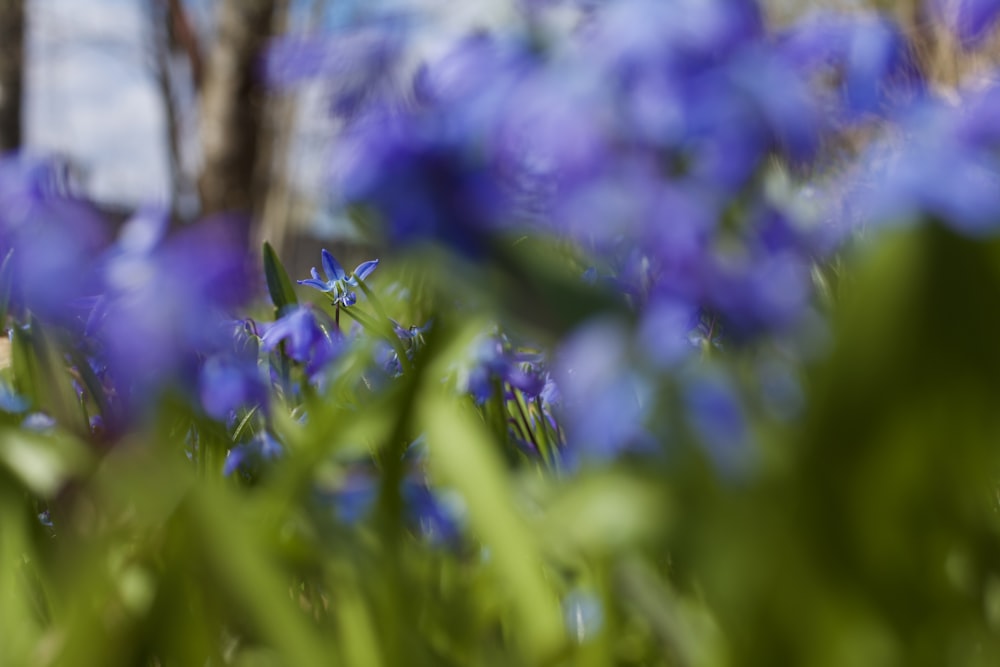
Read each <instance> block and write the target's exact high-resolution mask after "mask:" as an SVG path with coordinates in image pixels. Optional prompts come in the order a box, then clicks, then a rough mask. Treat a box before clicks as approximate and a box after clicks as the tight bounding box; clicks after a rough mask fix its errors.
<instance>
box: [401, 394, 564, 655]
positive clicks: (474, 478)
mask: <svg viewBox="0 0 1000 667" xmlns="http://www.w3.org/2000/svg"><path fill="white" fill-rule="evenodd" d="M419 419H420V423H421V425H422V426H423V428H424V429H425V432H426V433H427V447H428V450H429V452H430V459H429V461H428V464H429V469H430V471H431V473H432V475H433V476H434V477H435V478H436V479H437V480H438V481H439V482H441V483H442V484H444V485H446V486H450V487H452V488H454V489H455V490H456V491H458V493H459V494H461V496H462V498H463V499H464V501H465V503H466V505H467V507H468V512H469V522H470V524H471V527H472V529H473V531H474V532H475V534H476V535H477V536H478V537H479V538H480V539H481V540H482V542H483V545H484V546H485V547H486V549H487V550H488V553H489V562H490V563H491V564H492V565H493V567H494V568H495V572H496V576H497V577H498V579H499V581H501V582H503V588H504V589H505V590H506V592H507V593H508V594H509V599H510V603H511V605H512V607H513V612H514V613H513V614H511V616H510V619H511V625H512V626H513V627H512V634H513V636H516V637H518V639H519V643H520V648H521V649H522V650H523V651H524V653H525V654H526V657H527V658H528V659H529V661H530V662H538V663H544V662H545V661H547V660H551V659H553V658H554V657H555V656H556V655H557V654H558V652H559V651H560V650H561V649H564V648H565V645H566V641H567V636H566V632H565V629H564V628H563V624H562V613H561V610H560V607H559V601H558V599H557V598H556V596H555V593H554V591H553V590H552V587H551V586H550V584H549V582H548V581H547V580H546V577H545V573H544V568H543V561H542V556H541V552H540V549H539V545H538V544H537V541H536V540H535V539H534V535H533V534H532V533H531V531H530V530H529V529H528V526H527V525H526V524H525V521H524V519H523V517H522V516H521V515H520V514H519V512H518V511H517V510H516V509H515V502H514V495H513V492H512V489H511V488H510V484H509V480H508V478H507V475H506V473H505V470H504V465H503V462H502V461H501V460H500V458H499V456H498V455H497V453H496V447H495V446H494V445H493V444H492V443H491V442H490V441H489V433H488V431H487V430H486V428H485V426H483V424H482V423H481V422H479V421H477V420H476V418H475V417H474V416H473V415H471V414H469V413H468V411H463V410H462V409H461V406H460V405H459V404H457V402H456V401H454V400H452V399H450V398H449V397H448V396H446V395H444V394H442V393H441V392H439V391H428V392H427V393H426V394H425V398H424V400H422V401H421V404H420V406H419Z"/></svg>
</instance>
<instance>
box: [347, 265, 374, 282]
mask: <svg viewBox="0 0 1000 667" xmlns="http://www.w3.org/2000/svg"><path fill="white" fill-rule="evenodd" d="M376 266H378V260H377V259H373V260H371V261H368V262H363V263H361V264H358V268H356V269H354V276H356V277H357V279H358V280H364V279H365V278H367V277H368V276H369V275H371V272H372V271H374V270H375V267H376ZM354 276H352V278H353V277H354ZM352 284H357V281H354V282H353V283H352Z"/></svg>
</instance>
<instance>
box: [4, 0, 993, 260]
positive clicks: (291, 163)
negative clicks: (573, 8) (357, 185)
mask: <svg viewBox="0 0 1000 667" xmlns="http://www.w3.org/2000/svg"><path fill="white" fill-rule="evenodd" d="M525 4H526V3H525V2H523V0H479V1H477V2H464V3H460V4H457V5H456V3H451V2H444V1H442V0H368V1H367V2H356V1H355V0H263V1H253V2H251V1H245V0H4V1H3V2H0V31H2V34H3V36H4V42H5V44H7V47H6V48H4V49H3V50H2V51H0V58H2V59H3V61H4V62H3V63H0V72H2V77H3V79H4V80H3V81H2V82H0V89H2V91H3V93H2V102H0V105H2V107H3V109H4V111H2V112H0V115H2V118H3V119H2V120H0V134H2V135H3V136H2V137H0V147H3V148H6V149H14V148H23V149H26V150H27V151H29V152H38V153H44V154H55V155H58V156H61V157H62V158H63V159H64V160H65V165H66V168H67V185H68V186H69V187H73V188H75V189H76V190H77V191H79V192H80V193H81V194H84V195H86V196H88V197H90V198H92V199H94V200H95V201H97V202H98V203H99V204H100V205H102V206H103V207H104V208H105V209H106V210H107V212H108V213H110V214H111V215H112V216H113V217H114V218H117V219H120V220H124V219H126V218H127V217H128V216H129V215H130V213H131V212H132V211H133V210H135V209H136V208H137V207H138V206H140V205H142V204H150V203H158V204H163V205H166V206H169V207H170V209H171V210H173V211H174V214H175V217H176V218H177V220H179V221H191V220H194V219H196V218H198V217H199V216H200V215H202V214H205V213H213V212H217V211H220V210H236V211H241V212H244V213H248V214H250V216H251V217H252V219H253V220H254V222H253V226H254V229H253V234H252V238H253V242H254V244H255V245H259V243H260V242H261V241H262V240H265V239H267V240H270V241H271V243H272V244H273V245H274V247H275V248H276V250H277V251H278V252H279V254H281V255H282V256H283V257H285V258H286V260H287V261H288V263H289V265H290V266H289V268H290V269H292V270H293V271H298V272H302V271H304V270H306V269H307V268H308V266H309V262H310V261H311V260H310V259H309V258H311V257H314V256H315V254H316V247H317V245H318V244H322V243H323V242H327V243H329V242H331V241H334V240H336V241H337V242H338V243H337V247H338V248H339V250H340V253H341V254H346V255H348V260H351V259H353V256H354V255H355V254H358V253H359V254H358V256H360V254H364V250H360V251H358V253H356V252H355V246H356V245H357V244H358V243H359V240H360V239H359V237H358V236H357V234H356V232H355V230H354V229H353V227H352V225H351V224H350V223H349V222H348V221H347V220H346V219H344V218H343V217H337V216H336V215H334V214H333V213H332V211H333V210H334V209H333V207H331V206H328V204H329V203H330V202H329V195H328V192H327V189H326V187H325V183H326V182H327V181H326V172H327V169H326V161H327V159H328V156H329V155H330V142H331V140H332V138H333V136H334V133H335V129H336V128H335V121H334V120H332V119H331V117H330V114H329V113H328V99H327V96H326V93H325V91H324V84H323V82H322V80H321V79H320V78H315V79H313V80H310V81H306V82H303V83H302V84H301V85H298V86H296V87H295V88H290V89H283V90H273V91H265V90H262V89H260V86H259V85H258V84H259V83H260V77H259V76H256V74H259V73H260V69H261V67H262V66H261V63H262V57H263V56H262V54H263V51H264V50H265V49H266V44H267V43H268V41H269V40H271V39H273V38H275V37H277V36H279V35H284V36H290V35H291V36H294V35H298V36H302V37H307V36H310V35H314V36H321V35H329V34H331V33H333V32H335V31H338V30H342V29H344V27H345V26H349V25H351V24H353V23H356V22H357V21H359V20H364V19H365V18H366V17H368V16H376V15H383V16H384V15H385V14H386V13H387V12H388V13H397V14H400V15H406V14H407V13H409V14H410V15H413V16H417V15H419V16H421V17H422V18H423V20H424V21H426V22H427V23H428V24H429V26H430V27H431V28H432V29H427V28H425V29H423V30H422V31H421V33H420V34H421V35H422V36H423V37H422V42H421V43H420V44H417V45H415V47H414V48H415V49H416V50H417V51H432V50H433V49H434V48H435V45H436V44H443V43H445V42H446V40H444V39H436V37H443V36H444V34H446V33H452V34H459V33H467V32H469V31H470V30H472V29H476V28H486V29H488V28H489V27H490V26H497V25H503V24H509V23H512V22H516V21H518V20H522V19H523V13H524V11H525ZM949 4H955V3H954V2H950V0H941V2H940V3H938V5H940V6H941V7H942V9H943V11H944V13H945V14H947V11H948V6H949ZM764 5H765V8H766V10H767V12H768V15H769V19H770V20H771V21H772V22H773V23H775V24H777V25H781V24H784V23H786V22H789V21H791V20H793V19H795V18H796V17H799V16H801V15H802V14H804V13H808V12H813V11H817V10H822V9H837V10H847V11H868V10H872V9H877V10H880V11H885V12H888V13H890V14H892V15H894V16H895V17H896V18H897V19H898V20H899V21H900V22H901V24H902V25H903V26H904V27H905V29H906V32H907V36H908V38H909V39H910V40H911V43H912V45H913V47H914V50H915V51H916V52H917V53H918V54H920V57H921V62H922V65H923V67H924V69H925V74H926V76H927V77H928V78H929V79H930V80H931V81H932V82H933V84H934V85H935V86H936V87H937V88H938V90H939V92H940V93H941V94H943V95H948V94H949V93H950V91H953V90H954V88H955V86H956V85H957V84H958V82H959V81H961V80H964V79H966V78H968V77H970V76H975V75H977V74H978V73H981V72H985V71H986V70H987V69H988V67H989V66H990V64H991V63H995V62H996V55H997V54H998V53H1000V49H998V47H997V41H996V39H992V38H991V39H987V40H982V41H981V42H980V44H979V45H978V48H977V49H975V50H974V51H969V50H962V49H960V48H958V47H957V46H956V44H955V43H954V38H953V37H951V35H950V33H949V31H948V30H947V29H946V26H945V22H942V21H935V20H933V17H931V16H929V15H928V12H930V11H931V10H930V9H929V8H928V7H929V6H930V3H926V2H923V1H922V0H883V1H881V2H862V1H860V0H821V1H813V2H808V3H801V2H792V1H790V0H767V1H766V2H765V3H764ZM938 5H935V6H938ZM567 11H569V10H567ZM567 20H573V19H572V17H567ZM226 24H228V25H233V26H238V27H239V29H236V30H230V31H227V32H225V34H227V35H232V37H231V38H229V39H223V40H220V39H217V35H219V34H222V33H220V30H219V26H220V25H226ZM414 57H417V54H414ZM22 65H23V66H22ZM241 82H243V83H241ZM316 239H320V241H317V240H316Z"/></svg>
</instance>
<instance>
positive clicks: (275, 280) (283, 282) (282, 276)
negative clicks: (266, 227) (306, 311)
mask: <svg viewBox="0 0 1000 667" xmlns="http://www.w3.org/2000/svg"><path fill="white" fill-rule="evenodd" d="M263 253H264V277H265V278H266V279H267V291H268V294H270V295H271V302H272V303H274V308H275V310H276V312H277V313H278V314H279V315H281V314H282V313H284V312H285V311H286V310H287V309H288V308H290V307H291V306H295V305H298V303H299V300H298V298H297V297H296V296H295V290H294V288H293V287H292V281H291V280H290V279H289V278H288V272H287V271H285V267H284V266H283V265H282V264H281V260H280V259H278V254H277V253H276V252H274V248H272V247H271V244H270V243H268V242H267V241H265V242H264V250H263Z"/></svg>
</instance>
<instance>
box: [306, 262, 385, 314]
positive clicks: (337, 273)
mask: <svg viewBox="0 0 1000 667" xmlns="http://www.w3.org/2000/svg"><path fill="white" fill-rule="evenodd" d="M376 266H378V260H377V259H373V260H369V261H367V262H362V263H361V264H358V267H357V268H356V269H354V272H353V273H352V274H351V275H347V272H346V271H344V267H342V266H341V265H340V262H338V261H337V260H336V259H334V257H333V255H331V254H330V252H329V251H328V250H326V249H324V250H323V273H325V274H326V280H323V279H322V278H320V275H319V271H317V270H316V268H315V267H313V268H312V270H311V271H310V273H312V278H309V279H307V280H300V281H299V284H300V285H309V287H312V288H314V289H318V290H319V291H320V292H324V293H327V294H329V293H332V294H333V296H332V299H333V302H334V303H335V304H337V305H338V306H343V307H345V308H346V307H347V306H353V305H354V304H355V303H356V302H357V300H358V298H357V296H355V294H354V292H352V291H351V290H350V289H348V287H357V285H358V280H364V279H365V278H367V277H368V276H369V275H370V274H371V272H372V271H374V270H375V267H376Z"/></svg>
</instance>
